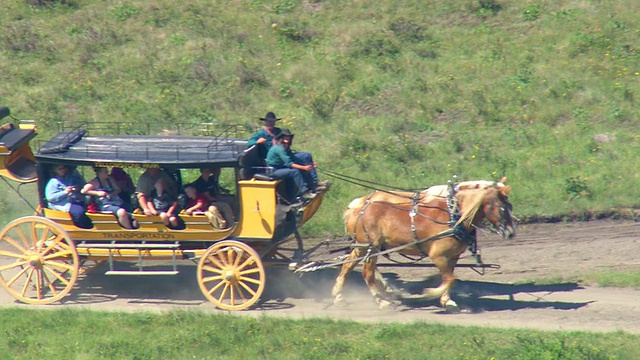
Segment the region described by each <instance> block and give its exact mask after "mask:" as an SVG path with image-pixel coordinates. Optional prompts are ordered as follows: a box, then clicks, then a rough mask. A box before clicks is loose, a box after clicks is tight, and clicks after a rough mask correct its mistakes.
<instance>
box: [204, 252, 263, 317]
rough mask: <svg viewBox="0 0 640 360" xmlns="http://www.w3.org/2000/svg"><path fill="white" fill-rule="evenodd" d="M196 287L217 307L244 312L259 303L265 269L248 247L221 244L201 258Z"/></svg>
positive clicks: (256, 254) (255, 253) (257, 256)
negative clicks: (197, 285)
mask: <svg viewBox="0 0 640 360" xmlns="http://www.w3.org/2000/svg"><path fill="white" fill-rule="evenodd" d="M198 284H200V290H202V293H203V294H204V296H205V297H206V298H207V299H209V301H211V302H212V303H213V304H215V305H216V306H217V307H218V308H220V309H224V310H243V309H246V308H248V307H250V306H251V305H253V304H254V303H255V302H256V301H258V299H260V295H262V292H263V291H264V284H265V272H264V266H263V264H262V261H261V260H260V256H259V255H258V253H257V252H256V251H255V250H253V249H252V248H251V247H249V246H248V245H247V244H244V243H241V242H238V241H232V240H224V241H220V242H218V243H215V244H214V245H212V246H211V247H209V249H207V251H206V252H205V253H204V255H203V256H202V258H201V259H200V262H199V263H198Z"/></svg>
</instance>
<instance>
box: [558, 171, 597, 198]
mask: <svg viewBox="0 0 640 360" xmlns="http://www.w3.org/2000/svg"><path fill="white" fill-rule="evenodd" d="M564 192H565V194H567V195H568V196H569V200H572V199H576V198H581V197H582V198H585V197H586V198H591V196H592V193H591V190H590V189H589V186H588V185H587V180H586V179H581V178H580V175H578V176H576V177H571V178H568V179H565V180H564Z"/></svg>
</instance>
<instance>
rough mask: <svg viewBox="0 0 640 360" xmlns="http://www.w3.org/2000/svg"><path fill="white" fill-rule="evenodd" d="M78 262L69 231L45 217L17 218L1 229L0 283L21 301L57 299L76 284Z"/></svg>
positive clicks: (41, 301) (37, 301)
mask: <svg viewBox="0 0 640 360" xmlns="http://www.w3.org/2000/svg"><path fill="white" fill-rule="evenodd" d="M79 264H80V262H79V261H78V252H77V251H76V247H75V245H74V244H73V241H72V240H71V238H70V237H69V234H68V233H67V232H66V231H65V230H64V229H63V228H62V227H61V226H60V225H58V224H56V223H55V222H53V221H51V220H49V219H47V218H43V217H38V216H26V217H23V218H19V219H16V220H14V221H12V222H10V223H9V224H8V225H7V226H5V228H4V229H2V232H1V233H0V284H2V286H3V287H4V288H5V289H6V290H7V291H8V292H9V293H10V294H11V295H12V296H13V297H15V298H16V299H18V300H19V301H22V302H24V303H28V304H50V303H52V302H55V301H58V300H60V299H61V298H62V297H64V296H65V295H66V294H67V293H68V292H69V291H70V290H71V288H72V287H73V285H74V284H75V282H76V279H77V278H78V268H79Z"/></svg>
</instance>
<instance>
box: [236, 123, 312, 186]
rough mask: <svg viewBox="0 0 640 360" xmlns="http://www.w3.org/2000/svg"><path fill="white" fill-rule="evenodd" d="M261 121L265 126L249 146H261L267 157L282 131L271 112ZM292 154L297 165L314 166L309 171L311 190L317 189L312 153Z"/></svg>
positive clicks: (256, 133)
mask: <svg viewBox="0 0 640 360" xmlns="http://www.w3.org/2000/svg"><path fill="white" fill-rule="evenodd" d="M260 120H262V121H264V126H263V127H262V128H261V129H260V130H258V131H256V132H255V133H254V134H253V135H252V136H251V138H250V139H249V142H248V143H247V146H248V147H251V146H254V145H255V146H259V147H260V151H261V153H262V156H263V157H266V156H267V154H268V153H269V150H270V149H271V148H272V147H273V146H274V145H275V144H276V143H277V141H276V140H277V137H278V135H279V134H280V133H281V132H282V130H281V129H280V128H279V127H277V126H276V121H278V120H280V118H279V117H276V114H274V113H273V112H271V111H270V112H268V113H267V115H265V117H263V118H260ZM291 153H292V156H293V158H294V159H295V162H296V163H297V164H302V165H312V169H311V170H309V175H310V176H311V180H313V186H312V187H311V189H315V186H316V184H318V174H317V172H316V165H315V164H314V162H313V158H312V157H311V153H308V152H304V151H296V152H295V153H294V152H291Z"/></svg>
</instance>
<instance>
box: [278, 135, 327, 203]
mask: <svg viewBox="0 0 640 360" xmlns="http://www.w3.org/2000/svg"><path fill="white" fill-rule="evenodd" d="M292 141H293V134H292V133H291V132H290V131H289V129H284V130H282V131H281V132H280V133H279V134H278V135H277V137H276V144H275V145H274V146H272V147H271V148H270V149H269V152H268V153H267V159H266V162H267V165H268V166H271V167H273V168H274V169H275V170H274V171H273V172H272V173H271V176H272V177H273V178H275V179H285V180H290V181H287V192H288V194H289V195H293V196H291V198H294V197H295V198H298V197H302V198H303V199H307V200H308V199H313V198H314V197H315V193H314V192H313V190H314V188H315V185H316V183H315V182H314V181H313V178H312V177H311V171H312V170H313V171H315V168H316V164H307V165H302V164H299V163H298V162H297V161H296V159H295V157H294V155H293V153H292V152H291V143H292ZM291 181H293V183H294V184H295V185H296V187H297V189H298V191H297V192H296V193H294V189H293V187H292V184H291Z"/></svg>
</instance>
